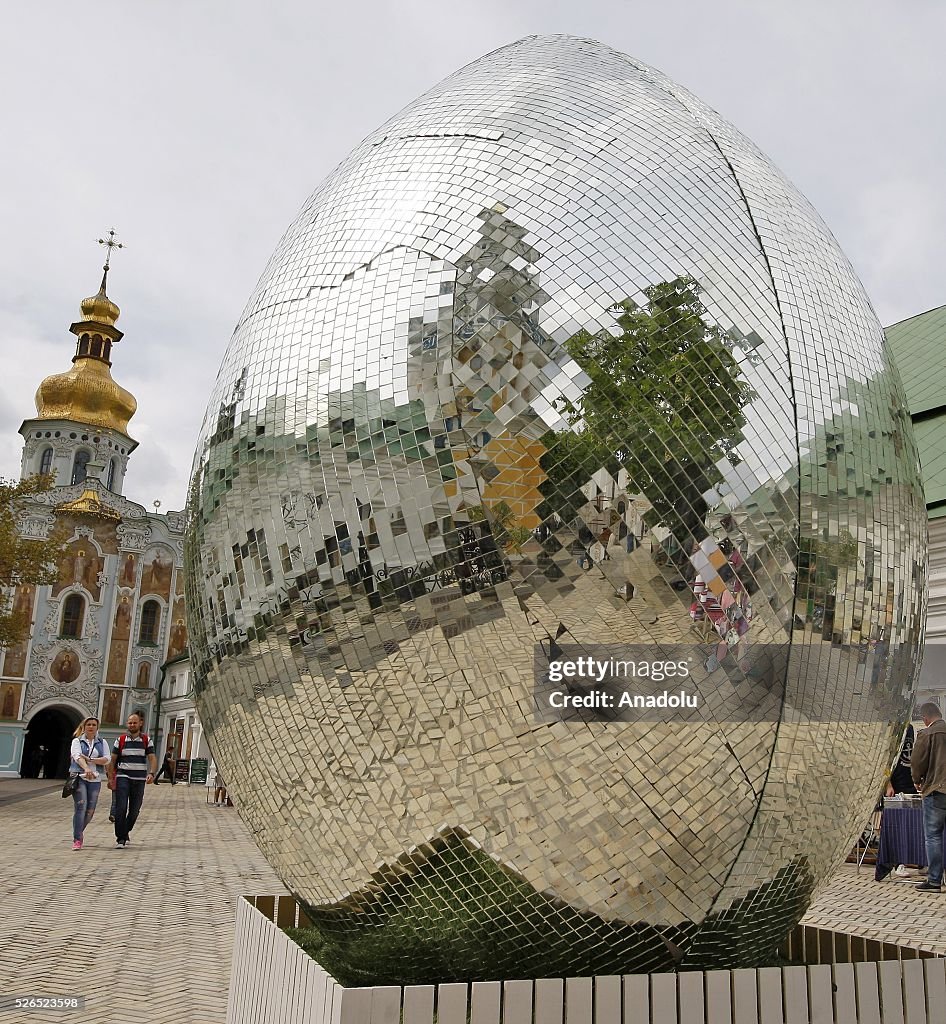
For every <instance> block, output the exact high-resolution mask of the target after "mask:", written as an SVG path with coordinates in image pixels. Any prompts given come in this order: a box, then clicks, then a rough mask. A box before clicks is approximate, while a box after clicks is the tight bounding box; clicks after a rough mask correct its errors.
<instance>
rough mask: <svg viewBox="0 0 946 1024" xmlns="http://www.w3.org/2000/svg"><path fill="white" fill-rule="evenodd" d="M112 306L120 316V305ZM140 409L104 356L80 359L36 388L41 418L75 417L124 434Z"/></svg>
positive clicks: (78, 420)
mask: <svg viewBox="0 0 946 1024" xmlns="http://www.w3.org/2000/svg"><path fill="white" fill-rule="evenodd" d="M86 301H88V300H86ZM106 301H108V300H106ZM84 305H85V303H84V302H83V306H84ZM110 305H112V307H113V308H114V309H115V310H116V314H115V315H116V316H117V315H118V313H117V310H118V307H117V306H115V305H114V303H110ZM83 312H84V310H83ZM137 408H138V403H137V402H136V401H135V396H134V395H132V394H131V392H130V391H126V390H125V389H124V388H123V387H121V386H120V385H119V384H116V383H115V381H114V380H112V375H111V373H110V371H109V367H108V363H106V362H103V361H102V360H101V359H94V358H82V357H79V358H76V359H75V360H74V361H73V364H72V369H70V370H67V371H66V372H65V373H54V374H53V375H52V376H50V377H47V378H46V379H45V380H44V381H43V382H42V384H40V386H39V388H38V389H37V391H36V414H37V417H38V418H39V419H41V420H75V421H76V422H78V423H87V424H88V425H89V426H90V427H111V428H112V429H113V430H119V431H121V432H122V433H123V434H127V432H128V421H129V420H130V419H131V418H132V416H134V415H135V411H136V410H137Z"/></svg>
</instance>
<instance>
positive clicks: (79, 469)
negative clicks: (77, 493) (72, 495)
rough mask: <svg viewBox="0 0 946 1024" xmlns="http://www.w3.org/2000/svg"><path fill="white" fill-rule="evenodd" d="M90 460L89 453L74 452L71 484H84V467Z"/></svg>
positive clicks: (90, 455)
mask: <svg viewBox="0 0 946 1024" xmlns="http://www.w3.org/2000/svg"><path fill="white" fill-rule="evenodd" d="M91 458H92V454H91V452H87V451H85V450H83V451H80V452H76V457H75V461H74V462H73V463H72V482H73V483H74V484H81V483H84V482H85V467H86V466H88V464H89V461H90V460H91Z"/></svg>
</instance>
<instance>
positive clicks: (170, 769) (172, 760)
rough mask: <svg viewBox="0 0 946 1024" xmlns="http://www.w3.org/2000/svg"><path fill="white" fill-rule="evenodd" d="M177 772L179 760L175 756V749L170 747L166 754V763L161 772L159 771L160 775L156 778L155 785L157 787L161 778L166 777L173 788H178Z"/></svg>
mask: <svg viewBox="0 0 946 1024" xmlns="http://www.w3.org/2000/svg"><path fill="white" fill-rule="evenodd" d="M176 771H177V758H176V757H175V756H174V748H173V747H168V749H167V751H166V752H165V754H164V763H163V764H162V765H161V771H159V772H158V774H157V775H156V776H155V779H154V784H155V785H156V786H157V785H158V782H159V781H160V779H161V776H162V775H166V776H167V780H168V782H170V783H171V785H172V786H176V785H177V780H176V779H175V778H174V775H175V773H176Z"/></svg>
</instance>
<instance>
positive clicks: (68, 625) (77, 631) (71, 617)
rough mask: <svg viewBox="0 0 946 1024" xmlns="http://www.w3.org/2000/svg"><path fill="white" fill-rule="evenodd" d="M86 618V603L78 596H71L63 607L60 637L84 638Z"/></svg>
mask: <svg viewBox="0 0 946 1024" xmlns="http://www.w3.org/2000/svg"><path fill="white" fill-rule="evenodd" d="M84 618H85V601H84V600H83V599H82V598H81V597H80V596H79V595H78V594H70V595H69V596H68V597H67V598H66V600H65V603H64V604H63V606H62V629H61V630H60V636H74V637H80V636H82V620H83V619H84Z"/></svg>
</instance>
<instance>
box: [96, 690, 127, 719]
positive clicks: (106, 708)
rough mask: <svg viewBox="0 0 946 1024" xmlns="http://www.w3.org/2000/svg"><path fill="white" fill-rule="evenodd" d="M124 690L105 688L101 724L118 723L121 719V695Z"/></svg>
mask: <svg viewBox="0 0 946 1024" xmlns="http://www.w3.org/2000/svg"><path fill="white" fill-rule="evenodd" d="M124 692H125V691H124V690H106V691H105V699H104V700H103V701H102V721H101V723H100V724H101V725H119V724H121V720H122V695H123V694H124Z"/></svg>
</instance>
